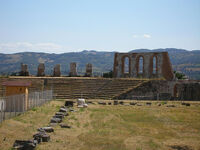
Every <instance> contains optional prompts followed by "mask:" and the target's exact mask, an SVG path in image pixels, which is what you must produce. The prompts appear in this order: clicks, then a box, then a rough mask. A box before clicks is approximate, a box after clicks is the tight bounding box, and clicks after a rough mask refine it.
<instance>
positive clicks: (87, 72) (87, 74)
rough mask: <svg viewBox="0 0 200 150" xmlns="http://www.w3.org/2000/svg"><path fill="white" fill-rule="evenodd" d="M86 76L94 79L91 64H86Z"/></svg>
mask: <svg viewBox="0 0 200 150" xmlns="http://www.w3.org/2000/svg"><path fill="white" fill-rule="evenodd" d="M85 76H86V77H92V64H90V63H88V64H86V69H85Z"/></svg>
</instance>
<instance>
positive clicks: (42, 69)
mask: <svg viewBox="0 0 200 150" xmlns="http://www.w3.org/2000/svg"><path fill="white" fill-rule="evenodd" d="M37 76H38V77H41V76H45V66H44V64H43V63H40V64H39V65H38V72H37Z"/></svg>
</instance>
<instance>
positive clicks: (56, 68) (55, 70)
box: [53, 64, 61, 77]
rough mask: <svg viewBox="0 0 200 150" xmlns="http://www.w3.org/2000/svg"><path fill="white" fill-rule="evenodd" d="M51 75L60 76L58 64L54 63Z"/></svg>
mask: <svg viewBox="0 0 200 150" xmlns="http://www.w3.org/2000/svg"><path fill="white" fill-rule="evenodd" d="M53 76H54V77H60V76H61V72H60V64H57V65H55V67H54V69H53Z"/></svg>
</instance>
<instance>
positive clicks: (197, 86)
mask: <svg viewBox="0 0 200 150" xmlns="http://www.w3.org/2000/svg"><path fill="white" fill-rule="evenodd" d="M174 99H176V100H200V82H188V83H177V84H176V85H175V86H174Z"/></svg>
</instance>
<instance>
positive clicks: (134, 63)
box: [113, 52, 174, 80]
mask: <svg viewBox="0 0 200 150" xmlns="http://www.w3.org/2000/svg"><path fill="white" fill-rule="evenodd" d="M126 58H128V60H129V72H128V73H127V72H125V59H126ZM140 59H141V60H143V61H142V69H141V67H140V65H141V64H140ZM153 59H155V64H154V63H153ZM154 70H155V72H154ZM113 76H114V77H115V78H125V77H134V78H164V79H166V80H173V79H174V74H173V70H172V66H171V63H170V60H169V56H168V53H167V52H147V53H115V56H114V66H113Z"/></svg>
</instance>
